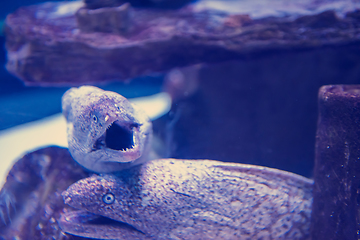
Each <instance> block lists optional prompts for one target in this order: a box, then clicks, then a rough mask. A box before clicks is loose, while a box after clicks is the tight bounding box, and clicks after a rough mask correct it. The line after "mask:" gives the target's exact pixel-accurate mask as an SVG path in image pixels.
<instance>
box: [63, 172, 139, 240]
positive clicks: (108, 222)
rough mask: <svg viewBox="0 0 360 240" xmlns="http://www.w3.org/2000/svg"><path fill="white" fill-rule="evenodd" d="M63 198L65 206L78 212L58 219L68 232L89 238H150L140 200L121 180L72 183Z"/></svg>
mask: <svg viewBox="0 0 360 240" xmlns="http://www.w3.org/2000/svg"><path fill="white" fill-rule="evenodd" d="M62 196H63V199H64V202H65V204H67V205H69V206H71V207H73V208H76V209H78V210H75V211H68V212H65V213H63V214H62V216H61V218H60V219H59V220H58V223H59V226H60V228H61V229H62V230H63V231H64V232H67V233H70V234H73V235H76V236H81V237H87V238H101V239H119V238H120V239H133V238H134V239H139V238H140V239H145V238H146V234H144V233H143V231H142V230H143V226H142V224H141V215H142V214H141V212H140V211H137V210H136V209H137V207H136V205H137V204H136V200H135V198H134V197H133V194H132V193H131V191H130V190H129V188H128V187H127V186H126V185H124V184H121V181H120V182H119V179H118V178H116V177H114V176H112V175H108V174H105V175H104V176H98V175H93V176H91V177H88V178H85V179H81V180H79V181H78V182H76V183H74V184H72V185H71V186H70V187H69V188H68V189H67V190H66V191H64V192H63V193H62Z"/></svg>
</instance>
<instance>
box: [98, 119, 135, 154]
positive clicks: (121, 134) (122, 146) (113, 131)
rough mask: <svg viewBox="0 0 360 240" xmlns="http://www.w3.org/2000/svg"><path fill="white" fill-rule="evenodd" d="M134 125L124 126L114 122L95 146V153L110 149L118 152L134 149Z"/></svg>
mask: <svg viewBox="0 0 360 240" xmlns="http://www.w3.org/2000/svg"><path fill="white" fill-rule="evenodd" d="M134 127H137V126H135V125H134V124H133V125H129V124H122V123H121V122H120V121H115V122H113V123H112V124H111V125H110V126H109V127H108V128H107V129H106V131H105V133H104V134H103V135H101V137H99V138H98V139H97V140H96V141H95V144H94V146H93V151H96V150H100V149H104V148H108V149H113V150H117V151H127V150H128V149H131V148H133V147H134V132H133V128H134Z"/></svg>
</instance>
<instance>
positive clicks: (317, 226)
mask: <svg viewBox="0 0 360 240" xmlns="http://www.w3.org/2000/svg"><path fill="white" fill-rule="evenodd" d="M359 119H360V85H328V86H323V87H322V88H321V89H320V91H319V120H318V130H317V134H316V158H315V170H314V181H315V183H314V202H313V210H312V215H311V236H312V239H349V240H350V239H354V240H355V239H358V237H359V230H360V228H359V223H360V211H359V200H360V198H359V187H360V176H359V173H360V165H359V159H360V141H359V139H360V128H359Z"/></svg>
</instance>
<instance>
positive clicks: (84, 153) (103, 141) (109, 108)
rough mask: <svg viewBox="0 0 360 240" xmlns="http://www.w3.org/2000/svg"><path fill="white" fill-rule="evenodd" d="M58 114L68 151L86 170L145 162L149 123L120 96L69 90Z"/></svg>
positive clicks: (95, 90) (100, 170) (87, 89)
mask: <svg viewBox="0 0 360 240" xmlns="http://www.w3.org/2000/svg"><path fill="white" fill-rule="evenodd" d="M62 112H63V115H64V116H65V118H66V122H67V139H68V144H69V151H70V153H71V155H72V157H73V158H74V159H75V161H77V162H78V163H79V164H80V165H81V166H83V167H85V168H86V169H88V170H91V171H94V172H97V173H108V172H114V171H119V170H122V169H125V168H129V167H131V166H134V165H137V164H140V163H143V162H145V161H147V160H148V158H149V157H148V155H149V154H148V153H149V150H150V142H151V138H152V124H151V122H150V120H149V118H148V117H147V116H146V114H145V113H144V112H143V111H142V110H141V109H139V108H138V107H137V106H136V105H134V104H132V103H131V102H129V101H128V100H127V99H126V98H124V97H123V96H121V95H119V94H117V93H115V92H110V91H104V90H101V89H100V88H97V87H93V86H82V87H79V88H71V89H69V90H68V91H67V92H65V93H64V95H63V97H62Z"/></svg>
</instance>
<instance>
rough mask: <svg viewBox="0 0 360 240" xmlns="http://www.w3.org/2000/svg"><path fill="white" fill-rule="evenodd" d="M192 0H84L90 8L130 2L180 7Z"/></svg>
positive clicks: (145, 5) (139, 4)
mask: <svg viewBox="0 0 360 240" xmlns="http://www.w3.org/2000/svg"><path fill="white" fill-rule="evenodd" d="M189 2H191V0H128V1H126V0H84V3H85V7H86V8H89V9H96V8H110V7H118V6H120V5H122V4H124V3H130V4H131V5H132V6H136V7H154V8H179V7H182V6H184V5H185V4H187V3H189Z"/></svg>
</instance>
